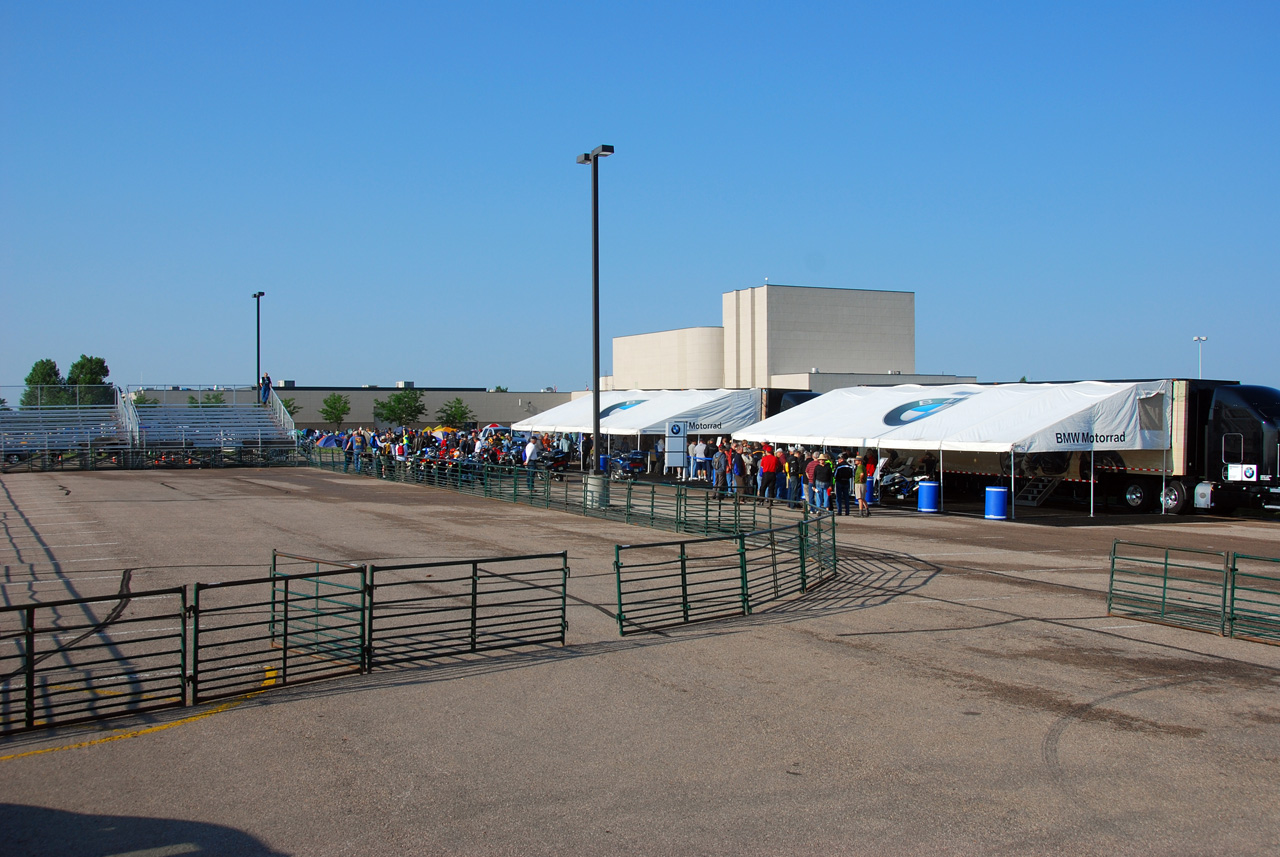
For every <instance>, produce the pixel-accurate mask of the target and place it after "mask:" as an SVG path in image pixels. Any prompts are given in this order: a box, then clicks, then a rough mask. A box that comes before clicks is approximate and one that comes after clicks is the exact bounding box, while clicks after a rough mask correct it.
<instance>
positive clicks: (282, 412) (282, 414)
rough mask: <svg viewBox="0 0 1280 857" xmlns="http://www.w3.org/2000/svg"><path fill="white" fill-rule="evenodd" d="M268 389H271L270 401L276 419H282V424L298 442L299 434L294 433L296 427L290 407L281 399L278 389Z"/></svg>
mask: <svg viewBox="0 0 1280 857" xmlns="http://www.w3.org/2000/svg"><path fill="white" fill-rule="evenodd" d="M268 390H269V391H270V393H269V395H270V398H269V400H268V401H269V403H270V405H271V412H272V413H274V414H275V415H276V419H278V420H279V421H280V425H282V426H284V430H285V431H287V432H289V434H291V435H293V437H294V442H295V443H296V442H297V435H294V434H293V433H294V431H295V430H296V427H295V426H294V424H293V417H292V416H291V415H290V414H289V409H288V408H286V407H285V406H284V402H282V401H280V397H279V396H277V395H276V391H275V390H274V389H271V388H268Z"/></svg>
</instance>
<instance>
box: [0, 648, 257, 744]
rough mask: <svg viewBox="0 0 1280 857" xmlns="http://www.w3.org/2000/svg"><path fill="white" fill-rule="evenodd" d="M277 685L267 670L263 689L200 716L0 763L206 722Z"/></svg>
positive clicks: (196, 715) (195, 715)
mask: <svg viewBox="0 0 1280 857" xmlns="http://www.w3.org/2000/svg"><path fill="white" fill-rule="evenodd" d="M275 683H276V671H275V670H267V677H266V678H265V679H264V680H263V682H262V687H261V689H259V690H255V691H251V692H249V693H246V694H245V695H244V696H242V697H240V698H239V699H233V700H231V701H230V702H224V703H222V704H221V705H219V706H217V707H215V708H211V709H209V710H208V711H204V712H201V713H200V714H194V715H192V716H191V717H184V718H182V719H181V720H175V721H173V722H172V723H162V724H160V725H159V726H148V727H147V728H146V729H135V730H133V731H132V732H122V733H121V734H119V735H108V736H107V737H106V738H95V739H94V740H92V741H81V742H79V743H78V744H67V745H65V746H62V747H45V748H44V749H43V750H28V751H27V752H25V753H14V754H12V755H10V756H0V762H8V761H11V760H13V759H24V758H26V757H27V756H39V755H41V754H42V753H57V752H59V751H61V750H81V749H84V748H85V747H92V746H94V745H95V744H105V743H107V742H108V741H120V740H122V739H125V738H137V737H138V736H139V735H148V734H150V733H152V732H160V731H162V730H164V729H172V728H173V727H175V726H183V725H185V724H187V723H194V722H196V721H197V720H204V719H205V718H206V717H212V716H213V715H215V714H221V713H222V712H223V711H227V710H229V709H232V708H235V707H236V706H237V705H239V704H241V703H242V702H244V701H246V700H248V699H251V698H253V697H255V696H257V695H258V694H260V693H263V692H265V691H266V690H267V689H268V688H270V687H271V685H273V684H275Z"/></svg>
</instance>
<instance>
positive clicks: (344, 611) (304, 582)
mask: <svg viewBox="0 0 1280 857" xmlns="http://www.w3.org/2000/svg"><path fill="white" fill-rule="evenodd" d="M281 556H284V555H281V554H277V555H275V558H276V559H278V558H279V557H281ZM314 562H319V561H314ZM366 579H367V569H366V568H365V567H364V566H350V565H348V566H346V567H343V568H339V569H336V570H331V571H320V572H303V573H299V574H280V573H278V572H277V573H275V574H272V575H270V576H268V577H262V578H257V579H254V580H239V581H231V582H227V583H197V584H195V587H194V588H195V595H194V599H193V603H192V608H191V609H192V615H193V617H194V621H193V623H192V630H191V693H192V700H193V701H194V702H197V703H199V702H203V701H206V700H210V699H219V698H222V697H227V696H238V695H240V694H244V693H249V692H252V691H255V690H262V689H264V688H267V687H273V686H281V685H287V684H298V683H300V682H305V681H316V680H319V679H323V678H332V677H334V676H338V675H345V674H348V673H358V672H361V671H363V669H364V664H365V659H366V657H367V655H366V652H367V650H366V633H367V622H366V618H367V611H366V609H365V603H364V599H365V586H366Z"/></svg>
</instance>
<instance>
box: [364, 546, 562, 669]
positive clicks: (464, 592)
mask: <svg viewBox="0 0 1280 857" xmlns="http://www.w3.org/2000/svg"><path fill="white" fill-rule="evenodd" d="M568 578H569V557H568V554H567V553H566V552H561V553H552V554H533V555H529V556H522V557H493V558H490V559H472V560H461V561H457V560H449V561H443V562H431V563H411V564H400V565H379V566H371V567H370V581H371V583H372V586H371V588H370V590H369V592H370V608H369V641H370V645H369V659H368V669H378V668H382V667H388V666H396V665H400V664H404V663H413V662H418V661H422V660H431V659H433V658H443V657H453V656H456V655H460V654H468V653H476V652H488V651H494V650H500V649H509V648H512V647H513V646H527V645H535V644H545V643H561V644H563V643H564V641H565V631H566V629H567V628H568V621H567V618H566V617H567V612H566V609H567V606H568V604H567V598H568V594H567V588H568Z"/></svg>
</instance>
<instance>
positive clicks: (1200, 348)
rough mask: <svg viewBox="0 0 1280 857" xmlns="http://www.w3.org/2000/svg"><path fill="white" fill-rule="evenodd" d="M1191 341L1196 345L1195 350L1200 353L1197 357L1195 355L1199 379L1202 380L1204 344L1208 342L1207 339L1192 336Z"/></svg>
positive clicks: (1205, 337)
mask: <svg viewBox="0 0 1280 857" xmlns="http://www.w3.org/2000/svg"><path fill="white" fill-rule="evenodd" d="M1191 341H1192V342H1194V343H1195V344H1196V350H1197V351H1199V352H1200V353H1199V355H1197V362H1198V363H1199V369H1200V377H1201V378H1203V377H1204V344H1205V343H1206V342H1208V341H1209V337H1207V336H1193V337H1192V338H1191Z"/></svg>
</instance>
